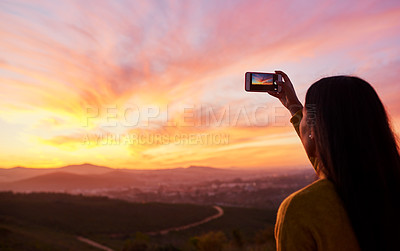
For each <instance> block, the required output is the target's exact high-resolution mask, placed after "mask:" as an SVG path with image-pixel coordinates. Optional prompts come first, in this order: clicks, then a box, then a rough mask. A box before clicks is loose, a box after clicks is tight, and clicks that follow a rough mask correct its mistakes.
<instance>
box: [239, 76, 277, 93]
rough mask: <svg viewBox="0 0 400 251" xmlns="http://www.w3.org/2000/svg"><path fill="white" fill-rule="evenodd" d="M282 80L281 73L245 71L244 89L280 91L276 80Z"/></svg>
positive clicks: (251, 90)
mask: <svg viewBox="0 0 400 251" xmlns="http://www.w3.org/2000/svg"><path fill="white" fill-rule="evenodd" d="M281 81H282V75H280V74H275V73H264V72H246V74H245V90H246V91H248V92H270V91H273V92H280V88H281V87H280V86H278V84H277V82H281Z"/></svg>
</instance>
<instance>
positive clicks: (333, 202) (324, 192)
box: [278, 179, 344, 223]
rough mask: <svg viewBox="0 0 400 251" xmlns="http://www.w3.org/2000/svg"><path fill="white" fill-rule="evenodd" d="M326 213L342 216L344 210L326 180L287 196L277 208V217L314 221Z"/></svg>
mask: <svg viewBox="0 0 400 251" xmlns="http://www.w3.org/2000/svg"><path fill="white" fill-rule="evenodd" d="M320 213H322V215H327V213H328V214H329V213H333V214H338V213H340V214H343V213H344V208H343V204H342V201H341V199H340V197H339V195H338V194H337V192H336V189H335V186H334V184H333V183H332V182H331V181H329V180H327V179H320V180H317V181H315V182H313V183H312V184H310V185H308V186H306V187H304V188H303V189H300V190H299V191H297V192H294V193H293V194H291V195H289V196H288V197H287V198H286V199H285V200H284V201H283V202H282V203H281V206H280V207H279V210H278V217H283V216H285V217H290V218H296V219H297V220H296V221H298V220H304V221H306V222H308V223H310V222H313V221H315V220H316V219H318V218H319V216H320V215H321V214H320Z"/></svg>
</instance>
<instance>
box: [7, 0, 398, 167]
mask: <svg viewBox="0 0 400 251" xmlns="http://www.w3.org/2000/svg"><path fill="white" fill-rule="evenodd" d="M0 20H1V22H0V136H1V140H2V143H1V145H0V160H1V164H0V166H1V167H5V168H9V167H14V166H26V167H58V166H63V165H68V164H80V163H92V164H97V165H106V166H110V167H115V168H139V169H150V168H151V169H158V168H171V167H185V166H189V165H206V166H213V167H241V168H273V167H282V168H284V167H307V166H308V163H307V158H306V155H305V152H304V150H303V148H302V146H301V142H300V140H299V139H298V137H297V135H296V133H295V132H294V130H293V128H292V127H291V124H290V123H289V119H290V116H289V112H287V111H286V110H285V109H283V108H282V106H281V105H280V103H279V101H277V100H275V99H274V98H273V97H271V96H268V95H267V94H265V93H264V94H263V93H247V92H245V91H244V74H245V72H246V71H254V72H258V71H260V72H273V71H274V70H277V69H280V70H283V71H285V72H286V73H287V74H288V75H289V76H290V78H291V79H292V82H293V83H294V85H295V88H296V90H297V93H298V95H299V98H300V100H301V101H302V102H303V101H304V95H305V92H306V91H307V88H308V87H309V86H310V85H311V84H312V83H313V82H315V81H316V80H318V79H320V78H321V77H326V76H330V75H338V74H350V75H357V76H359V77H362V78H364V79H366V80H367V81H368V82H370V83H371V84H372V85H373V86H374V88H375V89H376V90H377V92H378V94H379V95H380V97H381V99H382V100H383V102H384V104H385V106H386V107H387V110H388V112H389V114H390V117H391V119H392V124H393V127H394V128H395V130H396V133H397V134H398V135H399V136H400V98H399V94H400V83H399V80H400V1H397V0H396V1H382V0H379V1H347V0H341V1H325V0H323V1H321V0H314V1H303V0H299V1H250V0H229V1H228V0H227V1H214V0H209V1H204V0H203V1H184V0H182V1H178V0H176V1H167V0H166V1H162V0H159V1H150V0H146V1H128V0H126V1H112V0H109V1H102V0H99V1H95V0H90V1H86V0H85V1H83V0H82V1H69V0H68V1H67V0H57V1H51V0H48V1H31V0H26V1H18V0H12V1H11V0H10V1H8V0H2V1H0ZM344 91H345V90H344Z"/></svg>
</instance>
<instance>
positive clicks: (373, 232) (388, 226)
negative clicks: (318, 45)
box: [305, 76, 400, 250]
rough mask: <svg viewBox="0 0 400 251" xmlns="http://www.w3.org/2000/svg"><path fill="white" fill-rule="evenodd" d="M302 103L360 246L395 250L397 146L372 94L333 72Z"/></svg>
mask: <svg viewBox="0 0 400 251" xmlns="http://www.w3.org/2000/svg"><path fill="white" fill-rule="evenodd" d="M305 103H306V109H307V111H308V112H307V114H308V115H310V116H309V117H310V118H311V120H310V121H309V122H312V124H310V125H311V126H312V127H313V130H314V134H315V141H316V149H317V157H318V159H319V161H320V162H321V164H322V166H323V167H322V169H323V172H324V173H325V175H326V177H327V178H328V179H329V180H331V181H332V182H333V183H334V184H335V187H336V189H337V192H338V194H339V196H340V197H341V199H342V201H343V204H344V207H345V209H346V211H347V213H348V215H349V218H350V222H351V224H352V227H353V229H354V232H355V235H356V237H357V239H358V242H359V245H360V248H361V250H400V249H399V248H398V247H399V246H400V245H399V242H400V206H399V201H400V157H399V148H398V144H397V140H396V136H395V135H394V133H393V132H392V130H391V127H390V123H389V119H388V116H387V114H386V111H385V108H384V106H383V104H382V102H381V100H380V99H379V97H378V95H377V93H376V92H375V90H374V89H373V87H372V86H371V85H370V84H369V83H367V82H366V81H364V80H362V79H360V78H357V77H351V76H335V77H328V78H323V79H321V80H319V81H317V82H316V83H314V84H313V85H312V86H311V87H310V88H309V89H308V91H307V94H306V102H305ZM396 247H397V248H396Z"/></svg>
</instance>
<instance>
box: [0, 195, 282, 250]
mask: <svg viewBox="0 0 400 251" xmlns="http://www.w3.org/2000/svg"><path fill="white" fill-rule="evenodd" d="M224 211H225V215H224V216H223V217H222V218H220V219H217V220H214V221H211V222H209V223H207V224H204V225H201V226H198V227H195V228H192V229H189V230H186V231H181V232H175V233H169V234H167V235H165V236H152V237H151V241H152V242H157V243H161V244H166V243H172V244H174V245H176V246H181V247H182V245H184V244H185V242H187V240H188V239H189V238H190V237H192V236H196V235H200V234H202V233H206V232H209V231H223V232H225V234H226V235H227V236H228V238H230V235H231V233H232V231H233V230H234V229H239V230H240V231H241V232H242V234H243V236H244V237H245V238H247V239H248V240H250V239H251V238H253V237H254V235H255V233H256V232H257V231H259V230H261V229H266V228H267V229H268V228H269V229H270V230H271V229H272V227H273V224H274V220H275V212H274V211H268V210H260V209H245V208H231V207H224ZM215 212H216V211H215V209H213V208H212V207H209V206H196V205H182V204H161V203H147V204H138V203H129V202H125V201H120V200H112V199H107V198H104V197H84V196H72V195H67V194H46V193H39V194H11V193H0V236H1V237H0V243H1V245H3V247H2V246H0V249H1V250H3V249H4V250H7V249H6V247H5V246H4V245H8V246H11V247H14V248H11V249H8V250H93V249H92V248H91V247H90V246H88V245H86V244H83V243H80V242H79V241H77V240H76V235H82V236H85V237H88V238H90V239H93V240H95V241H97V242H99V243H102V244H104V245H106V246H109V247H111V248H115V249H116V250H120V249H121V248H122V246H123V244H124V242H125V240H126V239H127V238H129V237H132V236H133V235H134V234H135V233H136V232H137V231H141V232H148V231H157V230H162V229H166V228H169V227H172V226H180V225H184V224H188V223H192V222H195V221H198V220H201V219H203V218H205V217H207V216H210V215H212V214H214V213H215ZM271 231H272V230H271ZM18 245H22V246H18ZM27 247H30V248H29V249H27ZM35 247H37V248H35ZM2 248H3V249H2Z"/></svg>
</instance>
